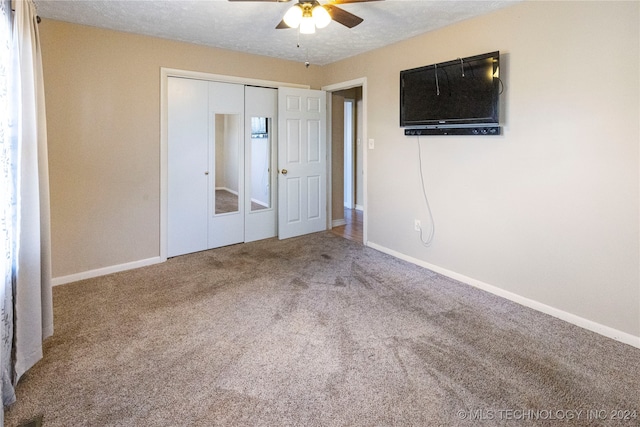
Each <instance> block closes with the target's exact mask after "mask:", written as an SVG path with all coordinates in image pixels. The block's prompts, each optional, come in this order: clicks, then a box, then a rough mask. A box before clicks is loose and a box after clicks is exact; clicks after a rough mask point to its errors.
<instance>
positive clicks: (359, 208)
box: [356, 204, 364, 212]
mask: <svg viewBox="0 0 640 427" xmlns="http://www.w3.org/2000/svg"><path fill="white" fill-rule="evenodd" d="M356 210H357V211H361V212H362V211H363V210H364V207H363V206H362V205H358V204H356Z"/></svg>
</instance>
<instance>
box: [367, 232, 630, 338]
mask: <svg viewBox="0 0 640 427" xmlns="http://www.w3.org/2000/svg"><path fill="white" fill-rule="evenodd" d="M367 246H369V247H371V248H373V249H376V250H378V251H380V252H384V253H386V254H388V255H391V256H394V257H396V258H400V259H402V260H404V261H408V262H410V263H412V264H416V265H419V266H420V267H424V268H427V269H429V270H431V271H434V272H436V273H439V274H442V275H443V276H447V277H450V278H452V279H455V280H457V281H459V282H462V283H465V284H467V285H470V286H473V287H474V288H478V289H481V290H483V291H486V292H489V293H491V294H494V295H497V296H499V297H502V298H505V299H508V300H509V301H513V302H515V303H518V304H520V305H523V306H525V307H529V308H532V309H534V310H537V311H540V312H542V313H545V314H548V315H550V316H553V317H556V318H558V319H560V320H564V321H565V322H568V323H572V324H574V325H576V326H579V327H581V328H584V329H587V330H589V331H591V332H595V333H597V334H600V335H603V336H605V337H607V338H611V339H614V340H616V341H620V342H622V343H624V344H628V345H630V346H632V347H636V348H640V337H639V336H635V335H631V334H629V333H627V332H623V331H619V330H617V329H614V328H611V327H609V326H605V325H602V324H600V323H597V322H594V321H592V320H589V319H585V318H584V317H580V316H576V315H575V314H572V313H568V312H566V311H563V310H560V309H558V308H555V307H551V306H549V305H546V304H543V303H541V302H538V301H535V300H532V299H530V298H526V297H523V296H521V295H518V294H515V293H513V292H509V291H506V290H504V289H501V288H498V287H497V286H494V285H490V284H488V283H484V282H481V281H480V280H476V279H473V278H471V277H467V276H465V275H462V274H459V273H456V272H454V271H451V270H447V269H445V268H442V267H438V266H437V265H433V264H430V263H428V262H425V261H422V260H419V259H417V258H413V257H410V256H408V255H405V254H403V253H400V252H397V251H394V250H392V249H389V248H386V247H384V246H381V245H378V244H376V243H372V242H369V243H368V245H367Z"/></svg>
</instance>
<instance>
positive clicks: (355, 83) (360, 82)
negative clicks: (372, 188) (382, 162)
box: [322, 77, 369, 246]
mask: <svg viewBox="0 0 640 427" xmlns="http://www.w3.org/2000/svg"><path fill="white" fill-rule="evenodd" d="M354 87H362V141H368V140H369V136H368V134H369V132H368V124H367V121H368V115H369V114H368V111H367V110H368V107H367V105H368V102H369V101H368V96H367V78H366V77H360V78H357V79H353V80H349V81H346V82H342V83H334V84H331V85H327V86H323V87H322V90H324V91H326V92H327V94H329V93H330V92H337V91H339V90H344V89H351V88H354ZM329 96H330V95H329ZM327 105H328V106H330V105H331V103H330V102H327ZM330 121H331V111H330V109H329V107H328V108H327V123H329V122H330ZM329 134H330V132H329ZM328 141H329V147H328V148H329V149H330V148H331V143H330V140H328ZM367 151H368V149H367V148H366V146H365V147H364V149H363V150H362V193H363V194H362V206H361V208H362V209H361V210H362V243H363V244H364V245H365V246H368V245H369V242H368V240H367V239H368V234H369V233H368V232H367V229H368V223H369V219H368V218H369V216H368V215H367V209H366V208H367V202H368V197H367V189H368V184H367V165H368V160H367V158H368V154H367ZM328 163H329V164H331V161H330V160H329V162H328ZM329 177H331V173H329ZM329 185H331V182H330V180H329ZM329 200H331V198H329Z"/></svg>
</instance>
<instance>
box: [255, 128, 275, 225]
mask: <svg viewBox="0 0 640 427" xmlns="http://www.w3.org/2000/svg"><path fill="white" fill-rule="evenodd" d="M270 121H271V119H269V118H267V117H251V158H250V160H251V170H250V177H251V187H250V188H251V211H252V212H253V211H259V210H262V209H269V208H270V207H271V169H270V167H269V164H270V162H269V159H271V133H270V131H271V129H270V125H271V124H270Z"/></svg>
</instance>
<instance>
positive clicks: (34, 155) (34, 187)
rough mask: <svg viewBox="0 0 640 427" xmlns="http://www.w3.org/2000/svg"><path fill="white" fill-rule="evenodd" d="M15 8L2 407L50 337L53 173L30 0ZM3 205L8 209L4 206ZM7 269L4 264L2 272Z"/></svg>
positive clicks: (5, 162)
mask: <svg viewBox="0 0 640 427" xmlns="http://www.w3.org/2000/svg"><path fill="white" fill-rule="evenodd" d="M0 1H2V2H3V6H2V7H3V10H4V9H5V8H7V5H6V2H5V1H4V0H0ZM13 5H14V7H15V12H14V14H13V21H12V23H13V28H12V33H11V37H10V39H9V40H10V42H9V49H8V50H9V55H10V57H11V59H12V61H11V62H10V63H9V65H8V71H7V72H6V73H5V74H6V76H7V77H6V79H5V80H6V82H7V83H6V84H7V88H8V90H7V91H6V97H7V98H8V100H7V102H8V108H9V115H8V116H10V117H11V119H10V122H9V125H8V126H7V127H6V128H5V127H4V124H3V125H2V127H3V128H4V130H8V133H9V135H10V137H9V142H8V145H7V144H5V141H3V148H4V147H7V150H4V149H3V153H4V152H5V151H6V153H5V154H3V158H2V159H1V162H2V164H3V165H8V167H7V168H6V169H8V170H9V171H10V175H11V176H10V177H9V178H8V180H9V182H10V183H11V184H13V186H12V187H10V190H9V191H10V192H12V194H10V195H9V196H10V202H9V205H11V206H10V210H11V211H10V216H11V218H12V220H14V221H15V224H10V225H8V226H7V227H5V228H6V229H7V230H8V232H7V233H8V234H9V235H11V239H13V241H12V242H11V239H10V240H9V241H10V243H9V244H8V247H10V248H12V249H13V251H12V252H13V254H12V256H10V258H11V265H10V266H9V267H10V269H11V275H12V287H11V288H8V287H7V285H6V281H5V286H4V298H3V301H4V302H7V301H8V299H9V297H10V296H12V297H13V301H12V304H8V303H5V304H4V307H3V313H2V314H3V319H2V323H3V328H2V329H3V334H2V335H3V342H2V344H3V352H2V375H3V381H2V386H3V400H4V403H5V404H8V403H11V402H12V401H13V400H14V399H15V397H14V396H13V390H12V389H11V390H6V391H5V386H7V381H5V374H6V373H7V371H6V369H9V372H10V373H11V377H10V379H11V381H10V384H12V385H15V384H16V382H17V381H18V379H20V377H21V376H22V374H24V373H25V372H26V371H27V370H28V369H29V368H31V367H32V366H33V365H34V364H35V363H36V362H37V361H38V360H40V359H41V358H42V342H43V340H44V339H45V338H47V337H49V336H50V335H52V334H53V307H52V297H51V250H50V246H51V244H50V242H51V237H50V229H49V172H48V160H47V133H46V120H45V109H44V83H43V79H42V58H41V53H40V40H39V35H38V26H37V22H36V19H37V16H36V11H35V5H34V3H33V0H15V1H14V2H13ZM9 15H10V13H9ZM3 45H4V42H3ZM4 117H7V116H4ZM4 130H3V131H0V133H1V132H4ZM4 169H5V168H3V170H2V172H3V174H4ZM3 179H5V178H3ZM0 203H2V205H3V206H4V205H7V202H6V201H5V200H2V201H1V202H0ZM7 233H5V234H7ZM3 261H4V260H3ZM7 267H8V264H7V263H5V267H4V268H5V269H6V268H7ZM5 279H6V276H5ZM4 308H6V309H7V313H8V311H9V308H12V309H13V310H12V311H13V313H12V314H13V315H12V316H9V315H6V316H5V311H4ZM11 328H12V329H13V331H12V334H11ZM7 331H8V332H7ZM5 341H6V342H5ZM7 342H8V343H9V344H12V346H13V348H12V349H11V350H10V355H12V357H11V358H10V359H9V362H7V360H6V358H5V346H6V345H7ZM7 363H9V365H7ZM7 366H8V368H7Z"/></svg>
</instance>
